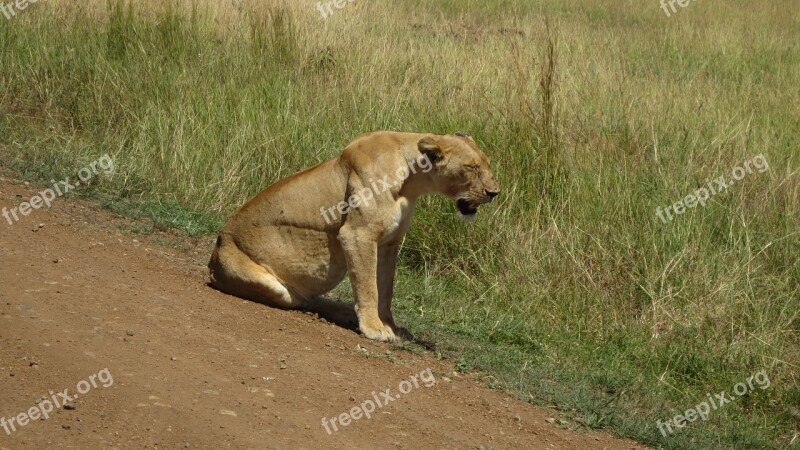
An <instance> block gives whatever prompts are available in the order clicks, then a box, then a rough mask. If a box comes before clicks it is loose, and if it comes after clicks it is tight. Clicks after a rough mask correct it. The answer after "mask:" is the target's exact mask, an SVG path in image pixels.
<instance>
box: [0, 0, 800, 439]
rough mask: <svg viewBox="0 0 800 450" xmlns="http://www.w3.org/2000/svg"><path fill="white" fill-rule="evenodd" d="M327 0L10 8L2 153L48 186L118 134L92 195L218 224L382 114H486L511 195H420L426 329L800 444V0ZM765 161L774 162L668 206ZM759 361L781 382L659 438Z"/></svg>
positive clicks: (484, 352)
mask: <svg viewBox="0 0 800 450" xmlns="http://www.w3.org/2000/svg"><path fill="white" fill-rule="evenodd" d="M316 4H317V3H316V1H315V0H296V1H291V2H285V3H284V2H278V1H271V0H264V1H255V0H253V1H234V0H222V1H216V2H210V1H209V2H203V1H197V2H194V3H192V2H185V1H180V2H176V1H165V2H161V1H156V0H142V1H137V2H130V3H127V2H123V1H108V2H101V1H96V2H95V1H92V2H86V3H85V4H84V3H83V2H79V3H72V2H65V1H59V0H48V1H47V2H44V1H40V2H39V3H37V4H35V5H31V6H29V7H28V8H27V9H26V10H24V11H18V13H17V16H16V17H12V18H11V19H9V20H6V18H5V17H4V16H2V15H0V149H2V150H0V163H2V164H3V165H6V166H9V167H12V168H15V169H17V170H19V171H21V172H23V173H24V174H26V175H27V176H28V177H30V178H31V179H38V180H43V181H48V180H50V179H63V178H64V177H65V176H69V175H72V174H74V173H75V171H76V170H77V169H78V168H80V167H82V166H83V165H84V164H86V163H87V162H90V161H93V160H95V159H97V158H98V157H99V156H100V155H102V154H104V153H108V154H110V155H111V156H112V157H113V158H114V162H115V165H116V172H115V173H114V175H113V176H112V177H111V178H99V179H97V180H96V182H95V183H94V184H93V185H92V187H91V189H88V188H82V189H81V192H82V193H84V194H87V195H93V196H96V197H97V198H100V199H101V201H102V202H103V203H104V204H105V205H107V206H108V207H109V208H112V209H114V210H116V211H118V212H121V213H124V214H128V215H134V216H141V215H145V216H150V217H152V218H154V219H155V220H156V221H157V222H159V223H161V224H167V225H171V226H175V227H178V228H181V229H184V230H186V231H187V232H189V233H192V234H199V235H203V234H209V235H211V234H213V233H214V232H215V231H216V230H217V229H218V227H220V226H221V224H222V223H223V222H224V220H225V218H226V217H228V216H229V215H230V214H231V213H232V212H233V211H235V210H236V209H237V207H238V206H239V205H241V204H242V203H243V202H244V201H245V200H247V199H248V198H250V197H251V196H252V195H254V194H255V193H256V192H258V191H260V190H261V189H262V188H264V187H265V186H267V185H269V184H271V183H273V182H275V181H277V180H278V179H280V178H282V177H284V176H287V175H289V174H292V173H294V172H296V171H298V170H300V169H302V168H305V167H308V166H310V165H313V164H315V163H317V162H319V161H322V160H324V159H327V158H330V157H332V156H334V155H336V154H337V153H338V152H340V151H341V149H342V148H343V147H344V146H345V145H346V144H347V143H348V142H349V141H350V140H351V139H352V138H353V137H354V136H356V135H358V134H360V133H362V132H366V131H371V130H378V129H392V130H407V131H427V132H435V133H452V132H455V131H458V130H464V131H467V132H469V133H470V134H472V135H473V136H474V137H475V138H476V140H477V141H478V143H479V145H480V146H481V147H482V148H483V149H484V150H485V152H486V153H487V155H488V156H489V158H490V160H491V161H492V166H493V169H494V172H495V174H496V176H497V177H498V179H499V180H500V183H501V186H502V195H501V197H500V198H499V200H500V201H496V202H495V203H494V204H493V206H491V207H489V208H484V209H483V210H482V212H481V213H480V214H479V217H478V220H477V221H476V222H474V223H472V224H469V225H465V224H462V223H460V222H459V221H458V220H457V219H456V217H455V210H454V207H453V206H452V204H451V203H450V202H449V201H447V200H445V199H440V198H427V199H425V200H424V201H423V202H422V204H421V205H420V206H421V207H420V208H419V209H418V212H417V216H416V218H415V225H414V226H413V228H412V231H411V233H410V234H409V236H408V237H407V239H406V241H405V243H404V246H403V250H402V253H401V258H402V266H401V268H400V273H399V277H398V287H397V289H396V298H397V300H396V302H395V305H396V308H398V309H399V312H398V314H399V315H400V316H401V318H402V319H403V320H404V321H405V323H406V324H408V325H410V328H411V329H412V331H413V332H414V333H415V334H416V335H417V336H418V337H419V338H421V339H424V340H429V341H433V342H435V343H436V351H439V352H441V353H442V354H443V355H446V356H448V357H452V358H453V359H454V361H455V364H456V366H457V367H458V368H459V369H461V370H477V371H483V372H485V373H486V374H487V375H488V377H489V378H488V380H489V381H488V382H489V384H490V385H491V386H493V387H496V388H499V389H507V390H509V391H510V392H513V393H514V394H515V395H518V396H520V397H521V398H525V399H527V400H529V401H531V402H534V403H537V404H542V405H548V406H557V407H558V408H559V410H560V413H558V414H560V417H561V418H563V419H565V420H566V423H567V426H576V425H578V424H583V425H585V426H588V427H593V428H603V427H608V428H612V429H613V430H614V431H615V432H616V433H618V434H620V435H622V436H628V437H632V438H634V439H637V440H639V441H641V442H644V443H647V444H650V445H653V446H656V447H659V448H665V449H672V448H674V449H684V448H698V449H706V448H742V449H751V448H781V447H798V448H800V437H798V433H800V317H799V316H798V315H799V314H800V174H799V173H798V171H799V170H800V161H799V160H798V159H799V158H798V156H799V155H800V89H799V88H798V82H800V14H798V10H797V4H796V1H794V0H751V1H744V0H728V1H724V2H712V1H703V2H691V3H690V4H689V6H687V7H685V8H680V7H678V10H677V12H675V13H673V14H672V15H671V16H670V17H667V15H666V14H665V13H664V11H663V10H662V9H661V8H660V6H659V3H658V1H656V0H652V1H647V2H642V1H637V0H615V1H610V0H607V1H596V0H565V1H556V0H518V1H517V0H489V1H477V0H436V1H425V0H403V1H402V2H397V1H395V2H390V1H388V0H355V1H354V2H352V3H350V2H348V3H346V6H345V7H344V8H342V9H336V10H335V11H334V14H333V15H332V16H330V17H328V18H325V19H323V18H322V14H321V13H320V11H319V10H318V9H317V7H316ZM759 155H763V160H764V161H767V162H768V165H769V169H768V170H764V171H760V170H753V171H752V173H749V174H747V175H746V176H744V178H743V179H742V180H741V181H737V182H736V183H735V184H733V185H732V186H730V187H729V188H728V189H727V190H725V191H724V192H721V193H719V194H717V195H714V196H712V197H711V198H710V199H709V200H708V202H707V204H706V205H705V206H697V207H695V208H693V209H688V210H687V211H686V212H684V213H683V214H680V215H674V213H673V215H674V217H673V219H672V220H661V219H660V218H659V216H658V215H657V214H656V208H657V207H661V208H662V210H663V208H666V207H667V206H670V205H673V204H674V203H675V202H677V201H679V200H682V199H684V198H685V197H686V196H687V195H689V194H692V193H693V192H695V190H696V189H698V188H700V187H702V186H707V185H708V184H707V183H708V181H707V180H711V179H714V178H717V177H720V176H726V177H727V178H728V179H729V178H730V177H731V173H732V171H733V170H734V169H736V168H737V167H743V166H744V164H745V162H747V163H749V162H751V161H753V159H754V158H756V157H758V156H759ZM674 210H675V209H673V211H674ZM3 226H6V225H3ZM0 228H2V227H0ZM337 294H338V295H339V296H342V297H343V298H350V297H349V292H348V287H347V285H343V286H342V287H341V289H339V290H338V291H337ZM762 370H763V371H765V372H764V373H766V374H768V376H769V380H770V385H769V387H768V388H765V389H760V388H758V386H756V388H755V389H753V390H751V391H750V392H748V393H747V394H745V395H744V396H742V397H737V398H736V400H735V401H732V402H730V403H728V404H726V405H724V406H722V407H720V408H719V409H717V410H714V411H712V412H711V413H710V414H708V418H707V420H698V421H695V422H694V423H691V424H689V425H688V426H687V427H686V428H684V429H682V430H679V431H676V432H675V433H673V434H669V433H668V434H667V436H663V435H662V433H661V432H659V429H658V428H657V426H656V421H657V420H660V421H662V422H664V421H666V420H668V419H669V418H670V417H674V416H675V415H676V414H679V413H681V412H683V411H685V410H687V409H689V408H691V407H693V406H694V405H696V404H698V402H701V401H703V400H704V399H706V397H707V394H709V393H718V392H721V391H727V392H728V393H731V392H733V390H734V387H735V386H736V384H737V383H739V382H746V380H747V379H748V378H749V377H750V376H752V375H754V374H756V373H758V372H759V371H762Z"/></svg>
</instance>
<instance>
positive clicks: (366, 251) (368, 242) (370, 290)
mask: <svg viewBox="0 0 800 450" xmlns="http://www.w3.org/2000/svg"><path fill="white" fill-rule="evenodd" d="M339 242H341V244H342V249H343V250H344V253H345V257H346V259H347V269H348V272H349V276H350V284H352V286H353V293H354V295H355V309H356V315H357V316H358V327H359V328H360V329H361V332H362V333H364V336H366V337H368V338H370V339H374V340H376V341H384V342H394V341H396V340H397V336H396V335H395V334H394V331H393V330H392V328H391V327H390V326H387V325H386V324H384V323H383V321H382V320H381V318H380V315H379V314H378V279H377V278H378V243H377V239H375V238H374V237H372V236H370V235H369V234H368V233H365V232H361V233H359V232H358V231H356V230H352V229H349V228H348V227H342V229H341V230H340V234H339Z"/></svg>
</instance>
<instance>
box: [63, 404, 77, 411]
mask: <svg viewBox="0 0 800 450" xmlns="http://www.w3.org/2000/svg"><path fill="white" fill-rule="evenodd" d="M76 408H77V406H75V405H73V404H72V403H67V404H66V405H64V409H66V410H67V411H74V410H75V409H76Z"/></svg>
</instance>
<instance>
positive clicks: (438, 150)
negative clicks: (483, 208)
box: [417, 132, 500, 220]
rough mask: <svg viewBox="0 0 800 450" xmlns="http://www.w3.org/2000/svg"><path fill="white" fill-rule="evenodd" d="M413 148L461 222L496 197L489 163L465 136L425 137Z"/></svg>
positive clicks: (496, 189) (463, 134) (459, 134)
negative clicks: (426, 163)
mask: <svg viewBox="0 0 800 450" xmlns="http://www.w3.org/2000/svg"><path fill="white" fill-rule="evenodd" d="M417 146H418V147H419V151H420V152H421V153H422V154H423V155H425V156H426V157H427V158H428V159H429V160H430V161H431V162H432V163H433V170H431V171H430V173H429V174H430V175H431V177H432V178H433V181H434V183H435V185H436V189H437V191H438V192H440V193H442V194H444V195H447V196H448V197H450V198H451V199H452V200H453V202H454V203H455V205H456V209H458V214H459V217H461V218H462V219H465V220H471V219H473V218H474V217H475V214H477V212H478V207H479V206H480V205H483V204H484V203H489V202H491V201H492V199H493V198H494V197H496V196H497V194H499V193H500V186H499V185H498V183H497V180H496V179H495V178H494V176H493V175H492V171H491V169H490V168H489V159H488V158H487V157H486V155H485V154H484V153H483V152H482V151H481V150H480V149H479V148H478V145H477V144H476V143H475V141H474V140H473V139H472V138H471V137H470V136H469V135H467V134H465V133H462V132H458V133H456V134H455V135H452V136H427V137H424V138H422V139H421V140H420V141H419V143H418V144H417Z"/></svg>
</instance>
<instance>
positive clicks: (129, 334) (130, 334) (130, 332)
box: [125, 330, 133, 336]
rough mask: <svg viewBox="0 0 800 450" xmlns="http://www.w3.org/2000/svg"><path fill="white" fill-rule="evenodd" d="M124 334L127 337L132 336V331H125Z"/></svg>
mask: <svg viewBox="0 0 800 450" xmlns="http://www.w3.org/2000/svg"><path fill="white" fill-rule="evenodd" d="M125 334H127V335H128V336H133V330H127V331H125Z"/></svg>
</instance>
